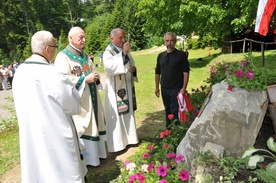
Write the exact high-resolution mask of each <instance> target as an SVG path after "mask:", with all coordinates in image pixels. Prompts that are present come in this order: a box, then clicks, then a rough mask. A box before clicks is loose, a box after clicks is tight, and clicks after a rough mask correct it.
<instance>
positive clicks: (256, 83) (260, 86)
mask: <svg viewBox="0 0 276 183" xmlns="http://www.w3.org/2000/svg"><path fill="white" fill-rule="evenodd" d="M228 69H229V70H230V72H231V73H230V74H229V76H228V77H227V78H226V81H227V82H228V83H229V85H230V87H240V88H243V89H245V90H247V91H250V90H255V89H257V90H266V89H267V85H268V77H269V76H268V75H267V69H266V68H263V67H262V68H259V67H256V66H255V65H254V63H253V62H252V60H251V58H250V57H247V58H246V60H242V61H241V62H236V63H233V64H232V65H230V66H229V68H228ZM229 90H231V89H229Z"/></svg>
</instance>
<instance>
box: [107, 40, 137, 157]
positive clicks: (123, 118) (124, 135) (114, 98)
mask: <svg viewBox="0 0 276 183" xmlns="http://www.w3.org/2000/svg"><path fill="white" fill-rule="evenodd" d="M114 49H116V51H115V50H114ZM128 57H129V59H130V62H131V63H132V64H133V65H134V61H133V59H132V57H131V56H130V55H128ZM103 62H104V70H105V74H106V81H105V83H106V84H105V97H104V111H105V114H106V115H105V120H106V132H107V148H108V151H109V152H118V151H121V150H123V149H125V148H126V146H127V145H130V144H137V143H138V142H139V140H138V137H137V132H136V122H135V117H134V108H133V103H136V101H134V100H135V99H134V98H135V90H134V77H133V76H132V73H130V72H128V68H129V63H127V64H125V65H124V63H123V56H122V49H120V48H118V47H115V46H114V45H113V47H111V46H110V45H109V46H108V47H107V48H106V50H105V52H104V54H103ZM124 86H125V87H124ZM120 91H123V93H125V96H124V97H125V98H126V101H127V102H125V104H127V106H128V109H127V110H128V112H125V113H122V114H119V111H120V110H121V109H122V108H124V106H122V107H119V103H120V102H119V100H123V101H124V99H120V97H118V93H120ZM133 97H134V98H133ZM125 104H124V105H125ZM122 110H123V109H122Z"/></svg>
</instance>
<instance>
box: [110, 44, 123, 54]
mask: <svg viewBox="0 0 276 183" xmlns="http://www.w3.org/2000/svg"><path fill="white" fill-rule="evenodd" d="M110 46H111V48H112V49H113V50H114V51H115V52H116V53H119V52H120V51H122V50H123V49H122V48H119V47H118V46H116V45H115V44H113V43H110Z"/></svg>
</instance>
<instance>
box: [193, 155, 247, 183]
mask: <svg viewBox="0 0 276 183" xmlns="http://www.w3.org/2000/svg"><path fill="white" fill-rule="evenodd" d="M192 163H193V165H194V166H195V167H196V166H199V165H201V166H203V167H205V168H206V172H205V173H203V174H205V175H202V176H203V177H202V178H203V179H204V180H206V179H207V178H208V179H210V181H212V182H221V183H222V182H228V181H229V182H233V180H235V177H236V176H237V174H238V171H239V169H240V168H242V167H243V166H242V164H241V161H240V159H239V158H234V157H230V156H228V157H223V158H216V157H215V156H214V155H213V154H212V153H211V152H210V151H207V152H199V151H197V152H196V153H195V158H194V160H193V162H192ZM209 167H212V168H209Z"/></svg>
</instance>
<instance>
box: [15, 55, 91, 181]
mask: <svg viewBox="0 0 276 183" xmlns="http://www.w3.org/2000/svg"><path fill="white" fill-rule="evenodd" d="M12 90H13V97H14V103H15V109H16V114H17V118H18V123H19V137H20V158H21V177H22V182H23V183H36V182H39V183H48V182H51V183H61V182H64V183H82V182H84V176H85V175H86V173H87V169H86V167H85V165H84V163H83V162H82V161H81V157H80V156H81V155H80V149H79V144H78V138H77V133H76V129H75V126H74V123H73V121H72V119H71V117H70V116H71V115H73V114H78V113H80V110H81V108H80V96H79V93H78V91H77V90H76V89H75V86H74V85H73V83H72V82H71V81H70V80H69V79H67V78H66V77H64V76H63V74H59V73H57V72H55V69H54V67H53V66H52V65H49V64H48V63H47V61H46V60H45V59H44V58H43V57H41V56H39V55H36V54H34V55H32V56H31V57H30V58H29V59H27V60H26V61H25V62H24V63H23V64H21V65H20V66H19V68H18V69H17V71H16V73H15V75H14V79H13V89H12Z"/></svg>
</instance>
